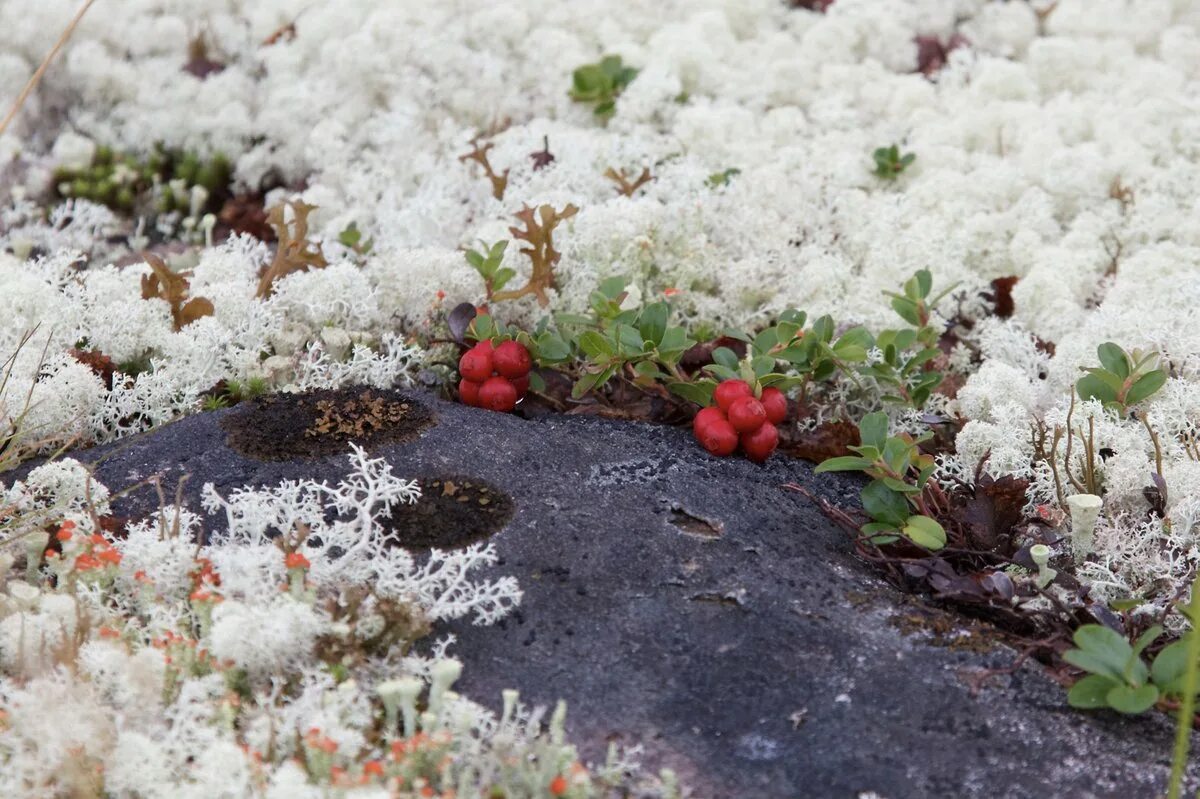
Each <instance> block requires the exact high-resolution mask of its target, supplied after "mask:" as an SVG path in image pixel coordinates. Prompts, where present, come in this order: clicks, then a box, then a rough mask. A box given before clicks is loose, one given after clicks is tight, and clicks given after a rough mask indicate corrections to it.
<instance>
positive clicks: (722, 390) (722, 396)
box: [713, 380, 754, 413]
mask: <svg viewBox="0 0 1200 799" xmlns="http://www.w3.org/2000/svg"><path fill="white" fill-rule="evenodd" d="M752 396H754V390H753V389H752V388H750V384H749V383H747V382H746V381H745V380H725V381H723V382H721V383H720V384H718V385H717V388H716V390H715V391H713V399H714V400H715V401H716V403H717V407H718V408H720V409H721V410H723V411H725V412H726V413H729V406H730V405H732V404H733V401H734V400H735V399H737V398H739V397H752Z"/></svg>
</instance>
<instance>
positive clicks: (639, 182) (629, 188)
mask: <svg viewBox="0 0 1200 799" xmlns="http://www.w3.org/2000/svg"><path fill="white" fill-rule="evenodd" d="M604 177H606V178H608V179H609V180H611V181H612V182H613V183H616V184H617V193H618V194H622V195H624V196H626V197H632V196H633V193H634V192H635V191H637V190H638V189H640V188H641V187H642V186H645V185H646V184H647V183H649V182H650V181H652V180H654V176H653V175H651V174H650V168H649V167H642V174H640V175H638V176H637V179H636V180H632V181H631V180H630V179H629V177H630V176H629V175H626V174H625V170H624V169H622V170H621V171H620V172H618V171H617V170H615V169H613V168H612V167H611V166H610V167H609V168H608V169H607V170H605V172H604Z"/></svg>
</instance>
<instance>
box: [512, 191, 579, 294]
mask: <svg viewBox="0 0 1200 799" xmlns="http://www.w3.org/2000/svg"><path fill="white" fill-rule="evenodd" d="M578 212H579V209H578V208H576V207H575V206H573V205H570V204H568V205H567V206H566V207H565V208H563V209H562V210H561V211H556V210H555V209H554V206H552V205H539V206H538V207H537V208H536V209H535V208H530V207H529V206H528V205H527V206H525V207H524V208H522V209H521V210H520V211H519V212H517V215H516V216H517V219H518V220H520V221H521V222H523V223H524V224H525V228H524V229H521V228H518V227H510V228H509V229H508V230H509V232H510V233H512V235H513V237H514V238H518V239H521V240H522V241H525V242H528V246H526V247H522V248H521V252H522V254H524V255H526V256H528V257H529V260H530V261H532V262H533V271H532V272H530V274H529V282H527V283H526V284H525V285H524V286H522V287H521V288H519V289H512V290H510V291H499V292H496V293H495V294H494V295H492V300H494V301H499V300H515V299H519V298H521V297H524V296H526V295H528V294H532V295H534V296H535V297H537V301H538V305H541V306H542V307H543V308H545V307H546V306H547V305H549V304H550V297H549V296H548V295H547V294H546V291H547V290H548V289H552V288H554V267H555V265H557V264H558V262H559V260H560V259H561V258H562V253H560V252H559V251H558V250H556V249H554V228H556V227H557V226H558V223H559V222H562V221H563V220H564V219H570V218H571V217H573V216H575V214H577V213H578Z"/></svg>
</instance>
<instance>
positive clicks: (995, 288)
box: [991, 275, 1020, 319]
mask: <svg viewBox="0 0 1200 799" xmlns="http://www.w3.org/2000/svg"><path fill="white" fill-rule="evenodd" d="M1019 279H1020V278H1018V277H1017V276H1016V275H1010V276H1008V277H998V278H996V279H995V280H993V281H992V296H991V300H992V303H993V304H994V305H995V310H994V311H993V313H994V314H995V315H996V316H998V317H1000V318H1001V319H1008V318H1009V317H1011V316H1012V315H1013V311H1015V310H1016V305H1015V304H1014V303H1013V296H1012V293H1013V287H1014V286H1016V285H1017V281H1018V280H1019Z"/></svg>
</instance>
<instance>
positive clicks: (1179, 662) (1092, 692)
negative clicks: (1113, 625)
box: [1063, 624, 1194, 714]
mask: <svg viewBox="0 0 1200 799" xmlns="http://www.w3.org/2000/svg"><path fill="white" fill-rule="evenodd" d="M1162 632H1163V628H1162V627H1161V626H1159V625H1155V626H1153V627H1151V628H1150V629H1149V630H1146V632H1144V633H1142V634H1141V635H1140V636H1139V637H1138V639H1137V641H1135V642H1134V643H1133V644H1132V645H1131V644H1130V643H1129V641H1127V640H1126V639H1125V637H1124V636H1123V635H1121V634H1120V633H1118V632H1116V631H1115V630H1112V629H1109V628H1108V627H1105V626H1103V625H1100V624H1085V625H1083V626H1082V627H1080V628H1079V629H1078V630H1076V631H1075V636H1074V640H1075V646H1076V648H1075V649H1070V650H1068V651H1067V652H1066V653H1065V654H1063V660H1065V661H1067V662H1068V663H1070V664H1071V665H1072V666H1076V667H1078V668H1081V669H1083V670H1084V671H1086V672H1088V675H1087V676H1086V677H1084V678H1083V679H1081V680H1079V681H1078V682H1077V683H1075V685H1073V686H1071V691H1070V693H1068V694H1067V701H1068V702H1070V704H1071V707H1077V708H1083V709H1093V708H1104V707H1107V708H1112V709H1113V710H1116V711H1117V712H1119V713H1129V714H1136V713H1143V712H1145V711H1147V710H1149V709H1150V708H1151V707H1153V706H1154V704H1155V703H1156V702H1158V701H1159V699H1161V698H1163V697H1166V696H1180V695H1182V694H1183V692H1184V677H1185V674H1186V672H1187V656H1188V640H1189V637H1190V636H1191V635H1194V633H1189V635H1187V636H1184V638H1183V639H1181V640H1179V641H1176V642H1175V643H1173V644H1171V645H1170V646H1167V647H1166V648H1164V649H1163V650H1162V651H1161V652H1159V653H1158V656H1157V657H1155V658H1154V663H1153V665H1151V666H1150V667H1149V668H1147V666H1146V662H1145V661H1144V660H1143V659H1142V652H1143V651H1145V649H1146V647H1148V646H1150V644H1152V643H1154V641H1155V639H1157V638H1158V637H1159V636H1160V635H1162Z"/></svg>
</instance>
